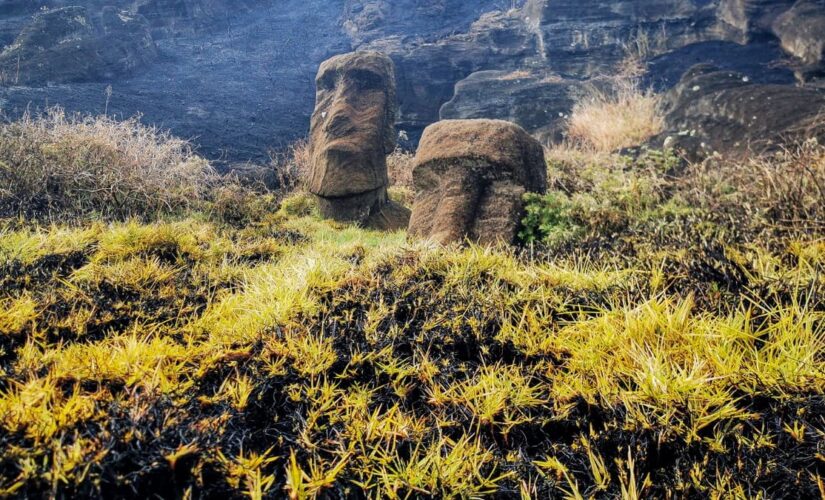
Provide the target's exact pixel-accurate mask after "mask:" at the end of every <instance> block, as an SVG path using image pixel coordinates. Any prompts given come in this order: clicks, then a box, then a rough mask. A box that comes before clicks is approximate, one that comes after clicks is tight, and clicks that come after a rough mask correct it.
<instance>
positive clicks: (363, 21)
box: [342, 0, 510, 46]
mask: <svg viewBox="0 0 825 500" xmlns="http://www.w3.org/2000/svg"><path fill="white" fill-rule="evenodd" d="M503 5H507V6H509V5H510V2H505V1H502V0H473V1H472V2H468V1H467V0H347V2H346V5H345V6H344V13H343V23H342V25H343V28H344V30H345V31H346V33H347V35H349V37H350V38H351V39H352V41H353V44H354V45H356V46H359V45H361V44H364V43H367V42H370V41H373V40H377V39H379V38H387V37H392V36H396V35H399V36H410V35H412V36H413V37H418V38H420V39H422V40H433V39H437V38H443V37H446V36H450V35H452V34H454V33H456V32H464V31H467V29H468V28H469V27H470V25H471V24H472V23H473V22H474V21H475V20H476V19H478V18H479V17H480V16H481V15H482V14H484V13H485V12H489V11H491V10H496V9H497V8H500V7H501V6H503Z"/></svg>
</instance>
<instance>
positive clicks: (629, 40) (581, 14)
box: [525, 0, 723, 77]
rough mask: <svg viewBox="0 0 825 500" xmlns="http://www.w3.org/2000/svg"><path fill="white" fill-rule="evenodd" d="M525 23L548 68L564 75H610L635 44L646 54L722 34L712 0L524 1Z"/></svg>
mask: <svg viewBox="0 0 825 500" xmlns="http://www.w3.org/2000/svg"><path fill="white" fill-rule="evenodd" d="M525 15H526V21H527V23H528V25H529V26H530V27H531V28H532V30H533V31H534V32H535V33H536V35H537V36H538V37H539V45H540V47H541V52H542V55H543V57H544V58H545V59H546V61H547V64H548V65H549V66H550V68H551V69H552V70H554V71H556V72H558V73H561V74H562V75H565V76H576V77H589V76H593V75H595V74H598V73H610V72H612V71H614V70H615V67H616V65H617V64H618V63H619V62H621V61H622V59H624V58H625V57H626V56H627V54H628V47H632V46H633V45H634V44H635V43H636V41H637V40H644V45H645V46H644V48H643V50H644V51H647V52H649V53H650V54H649V55H656V54H659V53H663V52H666V51H668V50H673V49H676V48H679V47H683V46H685V45H688V44H690V43H695V42H701V41H705V40H708V39H711V38H719V37H721V36H723V35H721V34H720V33H718V32H717V31H718V30H717V25H718V20H717V12H716V8H715V2H707V1H703V0H685V1H678V2H677V1H669V0H618V1H615V0H614V1H606V0H528V1H527V5H526V6H525Z"/></svg>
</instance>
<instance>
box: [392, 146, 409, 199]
mask: <svg viewBox="0 0 825 500" xmlns="http://www.w3.org/2000/svg"><path fill="white" fill-rule="evenodd" d="M414 162H415V153H414V152H411V151H404V150H402V149H396V150H395V151H393V152H392V154H391V155H389V156H388V157H387V174H388V175H389V178H390V186H394V187H398V188H404V189H409V190H413V175H412V171H413V163H414Z"/></svg>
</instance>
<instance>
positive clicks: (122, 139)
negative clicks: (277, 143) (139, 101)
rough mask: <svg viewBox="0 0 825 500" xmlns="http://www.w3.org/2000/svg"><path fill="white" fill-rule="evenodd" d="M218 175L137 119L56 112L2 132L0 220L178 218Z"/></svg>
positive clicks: (174, 141)
mask: <svg viewBox="0 0 825 500" xmlns="http://www.w3.org/2000/svg"><path fill="white" fill-rule="evenodd" d="M215 179H216V175H215V172H214V170H213V169H212V167H211V166H210V165H209V163H208V162H207V161H206V160H204V159H203V158H200V157H199V156H197V155H195V154H194V153H193V151H192V148H191V146H190V145H189V144H188V143H187V142H186V141H182V140H180V139H175V138H173V137H171V136H170V135H168V134H167V133H166V132H161V131H159V130H158V129H156V128H153V127H147V126H144V125H142V124H141V123H140V122H139V120H138V119H137V118H132V119H130V120H126V121H122V122H118V121H115V120H113V119H111V118H108V117H88V116H80V115H73V116H69V115H66V114H65V113H64V112H63V110H61V109H59V108H53V109H51V110H49V111H48V112H46V113H45V114H43V115H40V116H31V115H28V114H27V115H26V116H23V117H22V118H21V119H20V120H18V121H15V122H10V123H7V124H5V125H3V126H2V127H0V186H7V187H5V188H4V189H0V212H2V213H0V215H6V216H9V215H16V214H23V215H27V216H30V217H38V218H44V217H53V216H56V215H60V216H63V217H72V216H79V215H89V214H98V215H100V216H102V217H106V218H126V217H132V216H139V217H147V216H150V215H152V214H159V213H171V212H179V211H182V210H185V209H188V208H191V207H192V206H193V205H194V204H197V203H198V202H200V201H203V200H204V199H205V198H206V197H207V196H208V194H209V190H210V187H211V185H212V184H213V182H214V181H215Z"/></svg>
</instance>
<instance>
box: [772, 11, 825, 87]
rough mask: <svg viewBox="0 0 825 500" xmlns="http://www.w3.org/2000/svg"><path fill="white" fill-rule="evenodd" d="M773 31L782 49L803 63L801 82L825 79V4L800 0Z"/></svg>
mask: <svg viewBox="0 0 825 500" xmlns="http://www.w3.org/2000/svg"><path fill="white" fill-rule="evenodd" d="M772 28H773V32H774V33H775V34H776V36H777V37H778V38H779V40H780V41H781V42H782V48H784V49H785V50H786V51H787V52H788V53H789V54H792V55H793V56H795V57H796V58H797V59H798V60H799V61H800V62H801V67H800V68H799V69H798V71H797V76H798V78H799V79H800V80H801V81H803V82H805V81H808V80H814V79H821V78H823V77H825V1H823V0H799V1H798V2H796V4H794V6H793V7H792V8H790V9H789V10H788V11H787V12H785V13H783V14H782V15H780V16H779V17H777V18H776V20H775V21H774V22H773V24H772Z"/></svg>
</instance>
